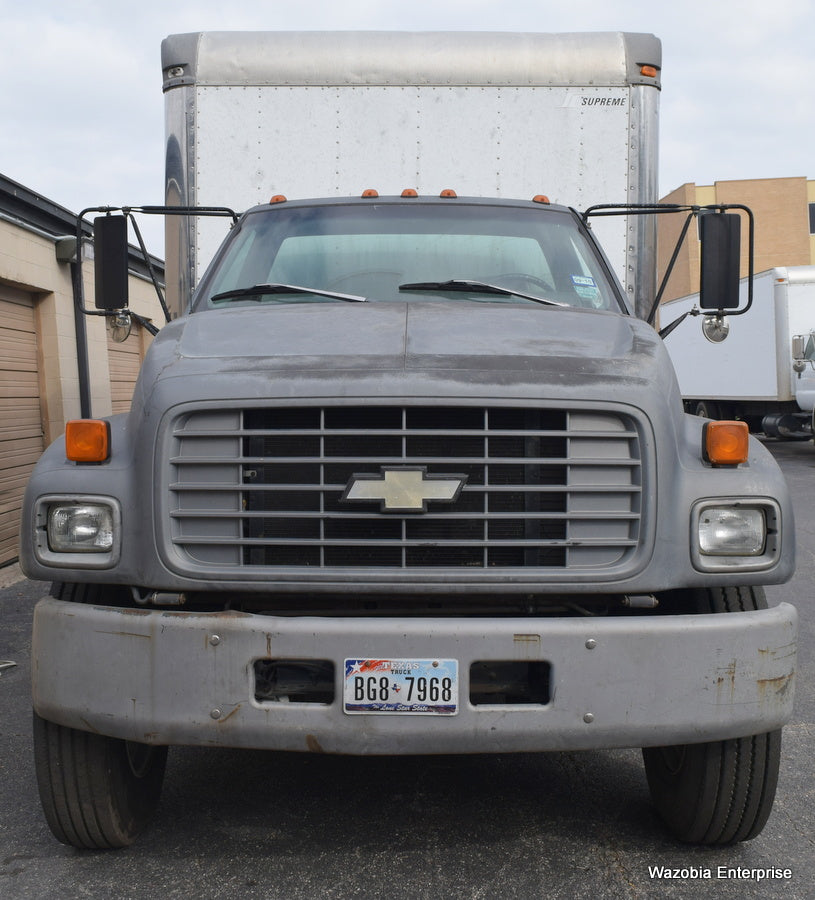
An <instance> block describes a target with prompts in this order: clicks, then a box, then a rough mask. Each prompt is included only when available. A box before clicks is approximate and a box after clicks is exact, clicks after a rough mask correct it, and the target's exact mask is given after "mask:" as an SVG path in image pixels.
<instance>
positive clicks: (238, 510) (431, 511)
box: [162, 406, 643, 574]
mask: <svg viewBox="0 0 815 900" xmlns="http://www.w3.org/2000/svg"><path fill="white" fill-rule="evenodd" d="M168 451H169V452H168V457H167V463H168V464H165V465H164V466H163V467H162V471H164V472H166V473H167V475H166V479H165V484H166V488H167V492H168V494H169V497H170V506H169V515H168V526H169V529H170V538H171V540H172V542H173V544H174V545H175V547H176V549H177V551H178V552H179V553H180V554H181V555H182V557H183V558H185V559H186V560H188V561H189V563H190V564H192V565H194V566H201V565H203V566H206V567H209V568H215V569H218V570H223V571H224V572H225V573H227V574H228V572H230V571H235V570H237V569H240V568H243V567H252V568H254V569H263V568H267V569H269V570H270V571H275V570H280V569H283V568H285V569H287V570H288V569H292V568H294V569H297V568H303V569H309V570H314V569H315V568H320V569H337V570H343V569H344V570H350V569H365V568H370V569H372V570H377V571H378V570H381V569H383V568H384V569H387V568H391V569H395V570H405V569H407V570H410V569H421V568H431V569H433V570H436V571H438V570H439V569H440V568H450V569H461V568H466V569H468V570H471V569H479V568H480V569H483V570H490V571H494V570H495V569H501V568H506V569H512V570H517V569H526V570H534V569H537V570H547V569H551V570H563V569H580V568H581V567H591V568H593V569H596V568H598V567H599V568H602V567H613V566H620V565H621V564H623V563H625V561H626V560H628V559H630V558H631V555H632V554H633V553H635V552H636V550H637V548H638V546H639V545H640V542H641V540H642V535H641V531H642V515H643V513H642V506H643V478H642V461H641V459H640V438H639V431H638V427H637V423H636V422H635V420H633V419H632V418H630V417H629V416H627V415H622V414H620V413H618V412H614V411H604V410H599V411H598V410H562V409H546V408H531V407H530V408H526V407H495V408H491V407H478V406H456V407H445V406H404V407H401V406H358V407H353V406H351V407H339V406H338V407H319V406H316V407H281V408H251V409H245V410H243V411H238V412H235V411H231V410H216V411H211V410H196V411H192V412H187V413H185V414H183V415H181V416H179V417H178V419H177V420H176V421H175V423H174V427H173V429H172V431H171V435H170V444H169V447H168ZM384 468H391V469H394V468H395V469H397V470H398V469H400V468H406V469H420V470H422V469H423V470H424V471H425V476H424V477H425V478H429V479H433V478H435V477H441V476H445V475H455V476H457V477H464V476H466V483H465V484H464V486H463V488H462V489H461V491H460V493H459V494H458V496H457V499H456V500H455V502H452V503H449V504H447V503H441V502H436V501H434V500H432V499H430V500H429V501H428V502H427V504H426V511H425V512H420V511H411V512H387V511H383V508H382V507H383V503H384V498H383V499H382V500H380V499H379V498H378V496H377V498H376V499H374V500H371V501H368V500H365V501H356V500H355V501H354V502H347V501H343V499H342V498H343V494H344V491H345V489H346V486H347V485H348V484H349V480H350V479H351V478H352V477H353V476H366V477H367V478H373V479H383V478H384V476H383V469H384ZM383 484H384V481H383ZM375 493H376V492H375Z"/></svg>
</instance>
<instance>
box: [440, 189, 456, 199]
mask: <svg viewBox="0 0 815 900" xmlns="http://www.w3.org/2000/svg"><path fill="white" fill-rule="evenodd" d="M457 196H458V194H457V193H456V192H455V191H454V190H453V189H452V188H446V189H445V190H443V191H442V192H441V193H440V194H439V197H457Z"/></svg>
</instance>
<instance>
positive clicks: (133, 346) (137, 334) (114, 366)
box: [108, 322, 144, 413]
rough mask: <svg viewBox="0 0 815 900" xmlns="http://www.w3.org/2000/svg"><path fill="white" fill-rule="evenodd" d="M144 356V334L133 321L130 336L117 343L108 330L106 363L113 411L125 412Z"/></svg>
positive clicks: (128, 406) (131, 397)
mask: <svg viewBox="0 0 815 900" xmlns="http://www.w3.org/2000/svg"><path fill="white" fill-rule="evenodd" d="M143 358H144V334H143V331H142V329H141V327H140V326H139V325H138V323H136V322H134V323H133V328H132V330H131V332H130V337H129V338H128V339H127V340H126V341H123V342H122V343H121V344H117V343H116V342H115V341H113V340H112V338H111V336H110V332H108V363H109V365H110V400H111V406H112V409H113V412H114V413H122V412H127V411H128V410H129V409H130V401H131V400H132V399H133V388H134V387H135V386H136V377H137V376H138V374H139V367H140V366H141V362H142V359H143Z"/></svg>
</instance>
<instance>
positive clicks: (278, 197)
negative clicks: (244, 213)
mask: <svg viewBox="0 0 815 900" xmlns="http://www.w3.org/2000/svg"><path fill="white" fill-rule="evenodd" d="M287 200H288V197H286V196H285V194H275V195H274V197H272V198H271V200H269V203H285V202H286V201H287Z"/></svg>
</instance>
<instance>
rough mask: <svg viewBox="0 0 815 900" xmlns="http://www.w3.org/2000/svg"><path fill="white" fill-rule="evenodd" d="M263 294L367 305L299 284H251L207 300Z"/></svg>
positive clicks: (352, 296) (361, 300) (354, 298)
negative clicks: (308, 295)
mask: <svg viewBox="0 0 815 900" xmlns="http://www.w3.org/2000/svg"><path fill="white" fill-rule="evenodd" d="M263 294H312V295H314V296H316V297H330V298H331V299H332V300H345V301H348V302H350V303H367V302H368V298H367V297H359V296H357V295H356V294H341V293H339V291H324V290H322V289H321V288H311V287H303V286H302V285H299V284H253V285H252V287H245V288H235V289H234V290H231V291H223V292H222V293H220V294H215V296H214V297H210V298H209V299H210V300H211V301H213V302H215V301H216V300H238V299H240V298H242V297H260V296H262V295H263Z"/></svg>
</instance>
